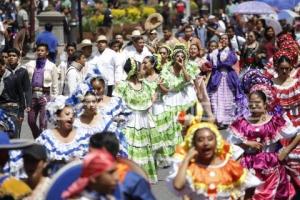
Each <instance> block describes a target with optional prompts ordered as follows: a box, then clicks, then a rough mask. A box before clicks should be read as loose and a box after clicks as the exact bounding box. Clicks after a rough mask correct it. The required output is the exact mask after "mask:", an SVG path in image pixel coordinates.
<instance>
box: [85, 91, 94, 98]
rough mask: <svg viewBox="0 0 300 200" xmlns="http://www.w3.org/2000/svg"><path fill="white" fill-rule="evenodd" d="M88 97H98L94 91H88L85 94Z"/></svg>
mask: <svg viewBox="0 0 300 200" xmlns="http://www.w3.org/2000/svg"><path fill="white" fill-rule="evenodd" d="M88 95H93V96H96V94H95V92H93V91H90V90H89V91H87V92H86V93H85V95H84V96H85V97H86V96H88Z"/></svg>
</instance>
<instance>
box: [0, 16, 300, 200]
mask: <svg viewBox="0 0 300 200" xmlns="http://www.w3.org/2000/svg"><path fill="white" fill-rule="evenodd" d="M245 19H246V20H245ZM282 26H283V30H284V31H283V32H281V33H275V30H274V28H273V27H268V26H266V24H265V21H264V19H263V18H260V16H251V17H248V18H241V17H238V16H235V17H232V16H227V15H226V14H225V13H224V12H223V11H222V10H220V14H219V15H218V16H213V15H211V16H203V17H202V16H201V17H196V18H195V19H193V20H190V21H189V22H186V21H183V22H182V23H181V25H180V27H179V29H178V31H177V33H173V29H172V28H171V27H170V26H168V25H166V24H165V25H164V26H163V28H162V31H163V37H162V38H159V36H158V30H150V31H148V32H146V33H143V30H141V29H140V28H137V29H136V30H134V31H133V32H132V34H131V36H130V41H129V42H128V43H127V44H125V40H124V38H123V35H122V34H114V35H113V38H112V39H111V40H109V39H108V37H107V36H106V35H99V36H98V37H97V39H96V41H95V43H93V42H92V41H91V40H89V39H84V40H82V41H81V42H80V43H79V44H76V43H67V44H66V46H65V51H64V52H63V53H62V54H58V55H56V54H53V53H51V51H50V48H51V45H52V44H51V43H49V40H50V39H49V37H48V36H47V35H49V34H50V33H46V36H44V37H39V39H38V40H37V41H36V59H35V60H32V61H29V62H28V63H21V62H20V60H21V57H22V55H21V52H20V48H9V49H4V50H3V51H2V52H1V58H0V77H1V79H0V81H1V82H0V93H1V94H0V128H1V132H0V157H1V159H0V169H1V171H0V198H12V199H47V195H49V194H48V193H49V191H51V187H54V186H55V183H54V182H55V181H56V180H60V181H61V182H59V183H58V184H59V185H60V187H59V189H60V191H56V192H54V193H53V192H52V194H55V193H57V194H58V196H57V198H62V199H120V200H121V199H155V196H154V195H153V193H152V191H151V184H157V182H158V175H157V171H158V169H159V168H169V169H170V174H169V176H168V177H167V179H166V182H167V185H168V187H169V189H170V191H172V192H173V193H174V194H175V195H177V196H180V197H182V198H184V199H243V198H244V199H255V200H256V199H266V200H267V199H270V200H271V199H282V200H283V199H293V198H295V199H296V198H297V195H299V188H300V162H299V158H300V144H299V142H300V134H299V131H300V130H299V127H300V116H299V115H300V111H299V105H300V85H299V78H300V71H299V68H298V64H299V61H298V54H299V50H300V49H299V43H298V42H297V40H296V39H297V35H298V33H297V30H298V26H299V24H298V23H297V22H296V23H295V24H294V26H289V25H286V24H282ZM49 27H51V24H46V26H45V29H46V31H45V32H47V31H48V32H51V30H50V29H49ZM51 28H52V27H51ZM49 30H50V31H49ZM24 113H27V115H28V124H29V127H30V129H31V132H32V136H33V138H34V142H33V141H30V140H24V139H20V137H21V129H22V123H23V120H24V116H26V115H25V114H24ZM37 119H39V120H37ZM37 121H38V122H39V123H37ZM47 123H51V124H52V126H51V127H52V128H49V127H48V126H47ZM78 161H79V165H80V170H79V171H78V173H77V175H76V176H74V175H73V176H69V177H68V178H65V179H63V180H62V179H59V178H57V177H59V176H63V175H64V173H63V172H62V171H61V170H62V169H65V167H68V166H73V165H74V162H77V163H78ZM60 169H61V170H60ZM64 172H65V173H67V172H68V171H67V170H65V171H64ZM65 176H66V175H65ZM66 177H67V176H66ZM70 177H75V178H74V179H73V180H70ZM68 181H69V182H68ZM67 182H68V184H67ZM15 188H18V189H15ZM50 193H51V192H50ZM298 197H299V196H298Z"/></svg>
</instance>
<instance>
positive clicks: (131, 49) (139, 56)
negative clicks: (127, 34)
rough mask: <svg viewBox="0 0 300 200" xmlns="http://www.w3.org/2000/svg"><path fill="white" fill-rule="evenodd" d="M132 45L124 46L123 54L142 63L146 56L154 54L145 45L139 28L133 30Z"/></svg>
mask: <svg viewBox="0 0 300 200" xmlns="http://www.w3.org/2000/svg"><path fill="white" fill-rule="evenodd" d="M131 38H132V45H129V46H127V47H125V48H124V50H123V55H124V56H125V57H126V59H125V60H127V59H128V58H133V59H134V60H136V61H138V62H140V63H142V62H143V59H144V58H145V57H146V56H152V53H151V52H150V51H149V49H148V48H147V47H146V46H145V41H144V38H143V36H142V35H141V33H140V31H139V30H135V31H133V32H132V36H131Z"/></svg>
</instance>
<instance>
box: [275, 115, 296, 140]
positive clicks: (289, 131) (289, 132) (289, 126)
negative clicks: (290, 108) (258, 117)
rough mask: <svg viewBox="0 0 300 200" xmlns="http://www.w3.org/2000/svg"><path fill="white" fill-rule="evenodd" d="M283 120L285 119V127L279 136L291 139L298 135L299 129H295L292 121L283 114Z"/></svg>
mask: <svg viewBox="0 0 300 200" xmlns="http://www.w3.org/2000/svg"><path fill="white" fill-rule="evenodd" d="M283 118H284V119H285V122H286V123H285V126H284V127H283V128H282V129H281V133H280V134H281V136H282V137H283V138H287V139H289V138H293V137H294V136H295V135H299V134H300V132H299V129H298V128H296V127H295V126H294V125H293V123H292V121H291V120H290V119H289V117H288V116H287V114H286V113H284V114H283Z"/></svg>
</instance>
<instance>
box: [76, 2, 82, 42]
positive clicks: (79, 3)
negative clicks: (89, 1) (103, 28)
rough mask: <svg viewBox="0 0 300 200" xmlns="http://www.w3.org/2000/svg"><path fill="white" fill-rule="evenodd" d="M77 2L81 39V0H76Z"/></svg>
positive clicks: (80, 37) (80, 36)
mask: <svg viewBox="0 0 300 200" xmlns="http://www.w3.org/2000/svg"><path fill="white" fill-rule="evenodd" d="M77 3H78V21H79V39H80V41H82V39H83V36H82V11H81V0H77Z"/></svg>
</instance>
